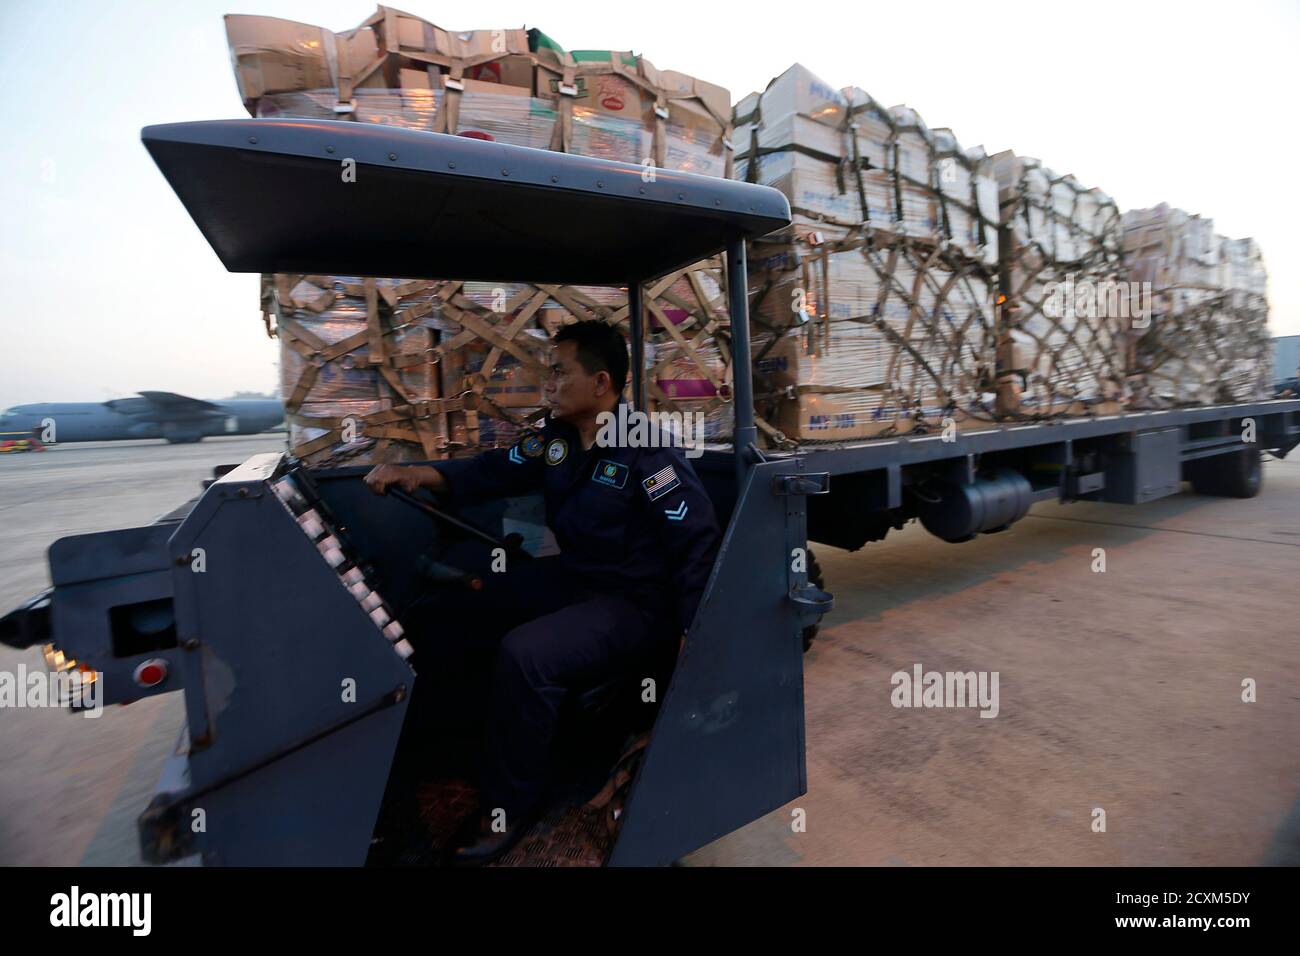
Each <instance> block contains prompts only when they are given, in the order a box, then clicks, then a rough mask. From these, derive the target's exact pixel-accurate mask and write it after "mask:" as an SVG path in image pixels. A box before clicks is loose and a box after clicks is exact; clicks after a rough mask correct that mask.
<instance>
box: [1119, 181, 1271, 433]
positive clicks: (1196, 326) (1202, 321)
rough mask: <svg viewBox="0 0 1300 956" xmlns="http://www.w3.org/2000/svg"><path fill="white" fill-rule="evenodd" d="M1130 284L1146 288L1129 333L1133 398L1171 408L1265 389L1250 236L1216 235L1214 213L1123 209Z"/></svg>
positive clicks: (1264, 340)
mask: <svg viewBox="0 0 1300 956" xmlns="http://www.w3.org/2000/svg"><path fill="white" fill-rule="evenodd" d="M1124 250H1125V260H1126V263H1127V267H1128V273H1129V277H1130V279H1131V281H1133V282H1135V283H1148V284H1149V285H1150V287H1151V288H1152V290H1153V291H1152V295H1151V298H1152V310H1151V321H1150V323H1149V324H1147V325H1146V326H1145V327H1144V328H1143V329H1141V330H1140V331H1139V332H1138V333H1137V334H1136V335H1135V342H1134V345H1133V371H1134V373H1135V374H1134V381H1135V383H1136V384H1135V388H1134V402H1133V404H1134V405H1135V406H1136V407H1140V408H1174V407H1179V406H1188V405H1208V404H1217V403H1222V402H1240V401H1250V400H1252V399H1260V398H1266V397H1267V396H1268V394H1269V378H1270V372H1271V340H1270V338H1269V334H1268V299H1267V283H1268V276H1267V273H1266V271H1265V269H1264V262H1263V259H1262V257H1261V255H1260V250H1259V246H1258V245H1257V244H1256V243H1255V241H1254V240H1253V239H1227V238H1225V237H1223V236H1220V235H1216V234H1215V232H1214V223H1213V220H1209V219H1204V218H1202V217H1200V216H1193V215H1189V214H1187V213H1185V212H1183V211H1182V210H1180V209H1173V208H1171V207H1169V206H1168V205H1163V204H1162V205H1160V206H1156V207H1154V208H1151V209H1137V210H1130V211H1129V212H1127V213H1125V214H1124Z"/></svg>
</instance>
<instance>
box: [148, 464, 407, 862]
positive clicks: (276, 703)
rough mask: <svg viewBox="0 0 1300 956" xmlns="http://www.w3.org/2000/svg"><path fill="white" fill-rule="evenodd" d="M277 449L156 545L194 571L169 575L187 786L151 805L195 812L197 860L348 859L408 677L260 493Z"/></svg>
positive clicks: (211, 494)
mask: <svg viewBox="0 0 1300 956" xmlns="http://www.w3.org/2000/svg"><path fill="white" fill-rule="evenodd" d="M279 460H280V456H278V455H269V456H259V457H258V458H254V459H251V460H250V461H249V462H248V463H246V464H245V465H243V466H241V467H240V468H238V469H236V470H235V471H232V472H231V473H230V474H228V475H226V476H225V477H224V478H222V479H221V480H219V481H217V482H214V483H213V485H212V486H211V487H210V488H209V489H208V491H207V492H206V494H204V496H203V498H202V499H201V500H200V501H199V504H198V505H197V506H196V507H195V508H194V510H193V511H192V512H191V513H190V515H189V517H188V518H186V520H185V521H184V522H183V523H182V524H181V526H180V527H179V528H178V529H177V530H176V533H175V536H174V537H173V539H172V541H171V548H172V550H173V552H174V553H176V554H178V555H185V554H190V553H191V552H192V551H193V549H195V548H201V549H202V551H203V554H204V560H205V569H204V570H203V572H202V573H196V572H194V571H192V570H191V569H190V568H189V567H181V566H177V567H176V568H175V570H174V571H173V589H174V595H175V606H176V616H177V625H178V633H179V635H180V639H181V647H182V653H181V658H180V667H181V671H182V673H183V676H184V681H185V687H186V695H185V708H186V717H187V725H188V728H189V738H188V739H189V748H190V749H189V760H188V766H187V771H188V775H189V780H190V788H189V789H188V790H187V791H185V792H184V793H182V794H178V795H172V797H170V798H169V799H168V800H165V801H163V803H164V804H167V803H171V804H175V805H176V807H175V808H173V810H172V812H171V813H170V815H169V814H167V813H164V812H163V810H162V809H160V808H159V807H154V808H153V815H154V816H155V817H157V818H160V819H162V822H161V823H160V824H159V825H160V826H162V827H164V828H165V827H166V826H167V825H183V824H184V823H185V821H186V820H188V819H189V816H188V814H189V813H190V812H192V810H194V809H202V810H203V811H204V814H205V818H206V825H205V830H204V831H203V832H200V833H197V834H195V835H194V837H193V842H194V844H195V845H196V846H197V848H198V849H199V850H201V851H202V852H203V853H204V858H205V860H207V861H209V862H220V863H222V864H228V865H256V864H270V863H284V862H287V861H293V862H298V863H309V862H315V863H357V862H360V861H361V860H363V859H364V858H365V853H366V849H367V846H368V843H369V839H370V835H371V832H372V830H373V827H374V821H375V817H376V815H377V813H378V809H379V804H380V800H381V798H382V796H383V790H384V784H385V782H386V779H387V774H388V767H389V764H390V762H391V760H392V756H393V753H394V750H395V748H396V744H397V739H398V735H399V734H400V732H401V727H402V721H403V718H404V715H405V710H406V700H407V698H408V696H409V694H410V691H411V689H412V687H413V686H414V680H415V675H414V672H413V671H412V670H411V668H410V667H409V666H408V665H407V664H406V663H405V662H404V661H403V660H402V659H401V657H400V656H399V655H398V654H397V653H396V651H395V650H394V649H393V647H392V645H391V644H390V643H389V641H388V640H387V639H386V638H385V637H384V636H383V634H382V633H380V631H379V629H378V628H377V627H376V626H375V624H374V623H373V622H372V621H371V619H370V618H369V616H368V615H367V613H366V612H365V611H364V610H363V609H362V608H361V606H360V605H359V604H358V603H357V601H356V599H354V598H353V596H352V595H350V594H349V593H348V592H347V590H346V588H345V587H344V586H343V584H342V583H341V581H340V580H339V578H338V575H337V574H336V573H335V572H334V571H333V570H332V569H331V568H330V567H329V565H327V564H326V563H325V561H324V560H322V558H321V556H320V555H319V553H318V552H317V549H316V547H315V545H314V544H313V543H312V541H311V540H310V539H309V538H308V537H307V536H306V535H305V534H304V533H303V532H302V530H301V529H300V528H299V527H298V526H297V523H296V522H295V520H294V517H293V515H292V514H291V513H290V512H289V510H288V509H287V508H285V507H284V505H283V504H282V503H281V502H280V500H279V499H278V498H277V497H276V496H275V495H274V494H272V493H271V492H270V491H269V490H268V488H267V485H266V483H265V481H266V479H267V478H268V477H269V476H270V474H271V472H273V471H274V467H275V465H276V464H277V463H278V462H279ZM177 808H179V809H183V810H184V811H185V813H182V814H178V813H177V812H176V809H177ZM160 842H162V841H160Z"/></svg>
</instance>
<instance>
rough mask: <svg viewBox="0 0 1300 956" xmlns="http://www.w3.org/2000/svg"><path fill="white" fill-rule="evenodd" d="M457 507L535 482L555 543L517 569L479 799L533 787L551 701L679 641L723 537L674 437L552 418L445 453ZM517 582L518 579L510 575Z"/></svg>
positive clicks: (491, 803)
mask: <svg viewBox="0 0 1300 956" xmlns="http://www.w3.org/2000/svg"><path fill="white" fill-rule="evenodd" d="M436 467H437V468H438V470H439V471H440V472H442V474H443V476H444V477H445V478H446V479H447V482H448V484H449V486H450V494H451V499H452V503H453V506H455V505H458V504H468V503H472V502H475V501H482V500H486V499H490V498H497V497H507V496H512V495H523V494H529V493H534V492H538V491H540V492H542V493H543V495H544V497H545V500H546V523H547V525H548V526H549V527H550V529H551V531H552V533H553V534H554V535H555V540H556V543H557V544H558V545H559V547H560V554H559V555H558V556H556V557H554V558H547V559H542V560H541V561H536V562H529V564H528V565H520V566H519V567H518V568H515V569H512V570H511V573H510V577H511V578H512V579H513V580H512V581H511V590H510V603H511V605H512V606H511V607H510V608H508V609H500V610H501V611H502V613H503V614H504V617H503V618H502V619H503V620H506V621H508V622H509V626H510V627H511V629H510V630H509V633H507V634H506V635H505V637H504V639H503V640H502V642H501V646H500V649H499V651H498V653H497V659H496V670H495V674H494V683H493V689H492V695H491V712H490V715H489V720H488V732H487V743H486V747H485V766H484V779H483V790H484V799H485V805H486V806H487V807H489V808H493V807H503V808H505V809H506V812H507V814H508V815H509V814H511V813H521V812H524V811H526V810H528V809H530V808H531V807H532V806H533V805H534V804H535V803H536V802H537V801H538V800H539V799H540V797H541V796H542V788H543V786H544V780H545V762H546V757H547V753H548V751H549V749H550V744H551V742H552V739H553V735H554V727H555V721H556V718H557V716H558V714H559V708H560V704H561V702H562V701H563V699H564V697H565V696H566V694H567V693H568V692H569V691H570V690H572V689H574V688H575V687H584V686H592V685H594V684H597V683H600V682H602V681H603V680H605V679H608V678H609V677H611V676H615V675H617V674H618V673H620V672H621V671H622V670H624V669H625V668H626V667H628V666H630V665H633V664H634V663H638V662H642V661H645V660H647V659H649V658H650V657H651V656H653V654H654V653H655V651H656V649H662V648H663V647H664V645H665V642H671V643H672V645H674V646H675V644H676V641H677V639H678V637H679V636H680V635H681V633H682V632H683V631H685V630H686V629H687V628H688V627H689V626H690V624H691V622H692V620H693V619H694V617H695V612H696V609H697V608H698V606H699V603H700V599H701V598H702V597H703V595H704V589H705V586H706V585H707V583H708V577H709V573H710V571H711V570H712V567H713V561H714V558H715V557H716V555H717V551H718V545H719V542H720V538H721V535H720V534H719V530H718V523H717V518H716V516H715V515H714V512H713V505H712V503H711V502H710V500H709V497H708V495H707V493H706V492H705V491H704V487H703V485H702V484H701V483H700V480H699V478H698V477H697V476H696V474H695V471H694V469H693V468H691V466H690V464H689V463H688V462H687V460H686V459H685V457H684V456H683V455H682V453H681V450H680V449H677V448H644V447H642V448H625V447H600V446H599V445H594V446H593V447H592V448H590V449H588V450H584V449H583V448H582V444H581V440H580V438H579V435H578V432H577V429H575V428H574V427H573V426H571V425H568V424H567V423H564V422H558V421H553V420H550V419H548V420H547V421H546V424H545V427H544V428H543V429H542V430H541V431H539V432H533V433H530V434H528V435H526V436H524V437H523V438H521V439H520V440H519V441H518V442H517V443H516V444H514V445H512V446H511V447H510V448H502V449H493V450H491V451H487V452H484V453H482V454H480V455H477V456H475V457H473V458H465V459H456V460H453V461H448V462H440V463H439V464H438V465H437V466H436ZM516 585H517V586H516Z"/></svg>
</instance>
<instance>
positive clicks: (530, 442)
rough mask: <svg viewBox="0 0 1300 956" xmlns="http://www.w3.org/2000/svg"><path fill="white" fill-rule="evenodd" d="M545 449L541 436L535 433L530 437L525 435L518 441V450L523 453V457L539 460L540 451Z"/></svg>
mask: <svg viewBox="0 0 1300 956" xmlns="http://www.w3.org/2000/svg"><path fill="white" fill-rule="evenodd" d="M545 447H546V442H544V441H543V440H542V436H541V435H538V434H536V433H534V434H531V435H525V436H524V437H523V438H522V439H520V441H519V450H520V451H521V452H523V453H524V455H525V457H528V458H540V457H541V455H542V450H543V449H544V448H545Z"/></svg>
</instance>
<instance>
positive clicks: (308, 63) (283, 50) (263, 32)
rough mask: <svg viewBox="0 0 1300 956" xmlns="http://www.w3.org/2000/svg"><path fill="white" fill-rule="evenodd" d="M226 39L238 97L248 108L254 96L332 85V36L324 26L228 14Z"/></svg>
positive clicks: (334, 59) (334, 65) (334, 70)
mask: <svg viewBox="0 0 1300 956" xmlns="http://www.w3.org/2000/svg"><path fill="white" fill-rule="evenodd" d="M225 22H226V39H227V41H228V43H229V45H230V57H231V61H232V63H233V65H234V68H235V82H236V83H237V84H238V85H239V95H240V98H241V99H242V100H243V101H244V105H245V106H247V107H248V108H249V110H250V112H251V111H252V110H253V105H252V104H255V103H256V101H257V100H258V98H260V97H262V96H265V95H266V94H268V93H286V92H292V91H296V90H313V89H321V88H324V87H330V86H334V85H335V82H336V75H337V51H336V46H335V39H334V34H333V33H331V32H330V31H328V30H325V29H323V28H322V27H317V26H312V25H310V24H307V23H296V22H295V21H293V20H281V19H278V18H276V17H253V16H243V15H240V14H227V16H226V17H225Z"/></svg>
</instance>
